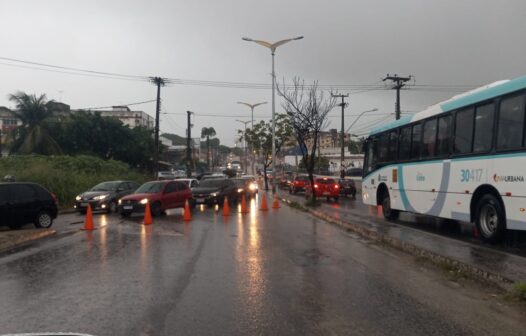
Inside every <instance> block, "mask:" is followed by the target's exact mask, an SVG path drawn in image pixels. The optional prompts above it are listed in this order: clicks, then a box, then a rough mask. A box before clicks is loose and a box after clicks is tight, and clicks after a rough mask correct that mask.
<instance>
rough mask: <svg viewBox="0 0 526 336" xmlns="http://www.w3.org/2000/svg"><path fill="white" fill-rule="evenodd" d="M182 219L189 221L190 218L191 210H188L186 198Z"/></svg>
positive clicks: (188, 204)
mask: <svg viewBox="0 0 526 336" xmlns="http://www.w3.org/2000/svg"><path fill="white" fill-rule="evenodd" d="M183 220H184V221H185V222H189V221H191V220H192V212H191V210H190V203H189V202H188V199H186V201H185V202H184V214H183Z"/></svg>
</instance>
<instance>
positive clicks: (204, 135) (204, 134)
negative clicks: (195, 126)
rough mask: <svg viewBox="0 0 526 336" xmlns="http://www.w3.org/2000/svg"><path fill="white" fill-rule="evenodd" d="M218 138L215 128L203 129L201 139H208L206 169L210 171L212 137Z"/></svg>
mask: <svg viewBox="0 0 526 336" xmlns="http://www.w3.org/2000/svg"><path fill="white" fill-rule="evenodd" d="M215 136H216V130H215V129H214V128H213V127H203V128H202V129H201V139H204V138H206V167H207V169H210V137H215Z"/></svg>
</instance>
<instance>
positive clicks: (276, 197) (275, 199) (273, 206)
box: [272, 194, 279, 209]
mask: <svg viewBox="0 0 526 336" xmlns="http://www.w3.org/2000/svg"><path fill="white" fill-rule="evenodd" d="M272 209H279V199H278V195H276V194H274V202H272Z"/></svg>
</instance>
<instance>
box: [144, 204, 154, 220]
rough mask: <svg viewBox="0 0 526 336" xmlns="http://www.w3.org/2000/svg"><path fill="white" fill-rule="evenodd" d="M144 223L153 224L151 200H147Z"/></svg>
mask: <svg viewBox="0 0 526 336" xmlns="http://www.w3.org/2000/svg"><path fill="white" fill-rule="evenodd" d="M142 223H143V224H144V225H151V224H153V220H152V212H151V211H150V202H146V207H145V208H144V220H143V222H142Z"/></svg>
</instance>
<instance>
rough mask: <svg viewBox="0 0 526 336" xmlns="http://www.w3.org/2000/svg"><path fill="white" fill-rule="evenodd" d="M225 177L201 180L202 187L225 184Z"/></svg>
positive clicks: (214, 186) (217, 186)
mask: <svg viewBox="0 0 526 336" xmlns="http://www.w3.org/2000/svg"><path fill="white" fill-rule="evenodd" d="M224 181H225V179H208V180H205V181H203V182H201V185H200V187H202V188H219V187H221V186H222V185H223V183H224Z"/></svg>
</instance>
